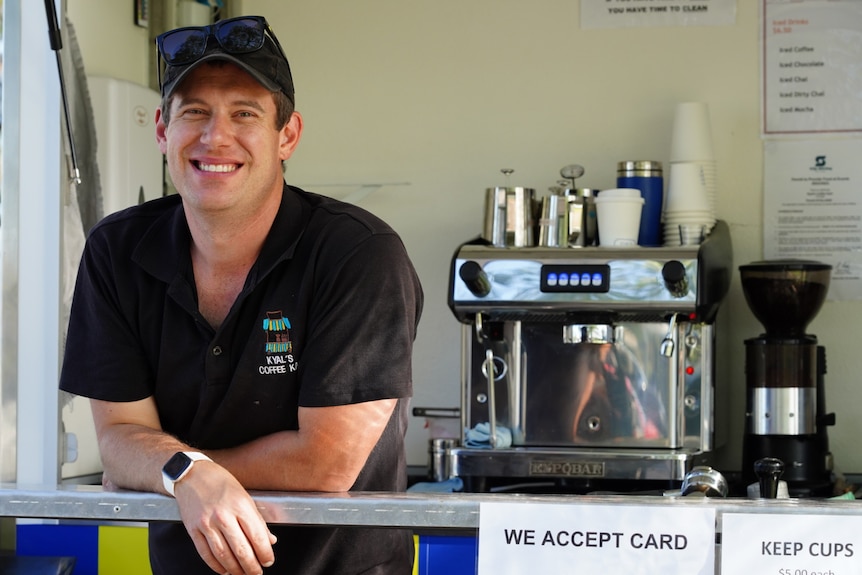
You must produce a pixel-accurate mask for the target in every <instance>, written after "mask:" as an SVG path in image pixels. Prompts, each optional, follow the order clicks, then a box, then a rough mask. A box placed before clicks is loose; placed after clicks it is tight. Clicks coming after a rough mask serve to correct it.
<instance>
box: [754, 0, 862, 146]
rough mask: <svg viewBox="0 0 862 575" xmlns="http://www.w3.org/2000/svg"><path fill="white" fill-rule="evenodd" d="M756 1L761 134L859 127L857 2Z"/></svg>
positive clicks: (860, 13)
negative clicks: (760, 15)
mask: <svg viewBox="0 0 862 575" xmlns="http://www.w3.org/2000/svg"><path fill="white" fill-rule="evenodd" d="M762 1H763V5H762V10H763V26H762V46H763V74H764V78H763V116H764V126H763V133H764V135H781V134H803V133H811V134H814V133H830V132H831V133H835V132H860V131H862V2H859V0H829V1H824V0H819V1H816V0H797V1H795V2H787V1H786V0H762Z"/></svg>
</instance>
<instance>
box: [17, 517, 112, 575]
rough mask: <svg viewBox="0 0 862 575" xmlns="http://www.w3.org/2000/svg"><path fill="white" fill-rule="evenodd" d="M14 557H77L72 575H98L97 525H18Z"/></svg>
mask: <svg viewBox="0 0 862 575" xmlns="http://www.w3.org/2000/svg"><path fill="white" fill-rule="evenodd" d="M17 527H18V528H17V531H16V533H17V535H16V537H17V541H16V542H15V549H16V551H15V553H16V555H38V556H42V557H49V556H54V557H59V556H64V557H76V558H77V562H76V563H75V570H74V571H73V573H74V575H98V573H99V527H98V526H97V525H18V526H17Z"/></svg>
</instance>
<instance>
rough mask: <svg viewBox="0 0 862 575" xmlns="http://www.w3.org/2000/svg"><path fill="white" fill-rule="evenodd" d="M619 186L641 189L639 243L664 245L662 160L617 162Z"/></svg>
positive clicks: (653, 245) (655, 245) (656, 245)
mask: <svg viewBox="0 0 862 575" xmlns="http://www.w3.org/2000/svg"><path fill="white" fill-rule="evenodd" d="M617 187H618V188H635V189H637V190H640V191H641V197H642V198H643V199H644V207H643V211H642V212H641V225H640V230H638V245H639V246H648V247H660V246H661V245H662V227H661V210H662V201H663V200H664V178H663V177H662V171H661V162H655V161H651V160H638V161H634V162H632V161H628V162H619V163H618V164H617Z"/></svg>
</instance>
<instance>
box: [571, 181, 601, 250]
mask: <svg viewBox="0 0 862 575" xmlns="http://www.w3.org/2000/svg"><path fill="white" fill-rule="evenodd" d="M597 193H598V190H594V189H591V188H577V189H569V190H566V192H565V194H566V199H567V200H568V208H569V218H568V225H569V234H568V235H569V237H568V245H569V246H570V247H585V246H594V245H596V243H597V242H598V237H599V233H598V220H597V219H596V194H597Z"/></svg>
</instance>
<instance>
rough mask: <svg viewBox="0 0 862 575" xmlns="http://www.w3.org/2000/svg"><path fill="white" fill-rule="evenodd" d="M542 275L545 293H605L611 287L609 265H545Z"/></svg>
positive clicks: (542, 285)
mask: <svg viewBox="0 0 862 575" xmlns="http://www.w3.org/2000/svg"><path fill="white" fill-rule="evenodd" d="M541 274H542V278H541V280H542V281H541V291H543V292H545V293H605V292H607V291H608V289H610V285H611V268H610V266H608V265H594V264H572V265H544V266H542V271H541Z"/></svg>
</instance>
